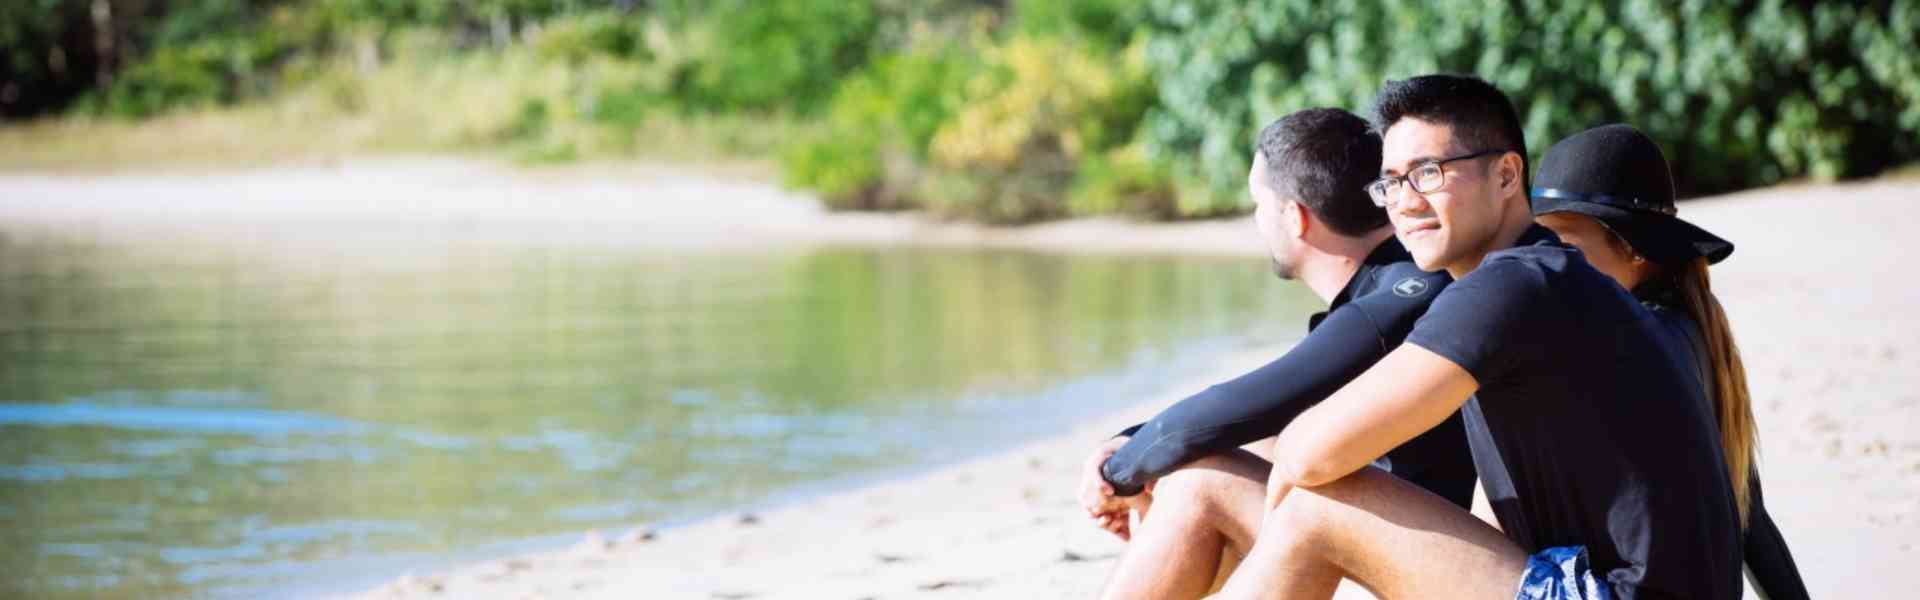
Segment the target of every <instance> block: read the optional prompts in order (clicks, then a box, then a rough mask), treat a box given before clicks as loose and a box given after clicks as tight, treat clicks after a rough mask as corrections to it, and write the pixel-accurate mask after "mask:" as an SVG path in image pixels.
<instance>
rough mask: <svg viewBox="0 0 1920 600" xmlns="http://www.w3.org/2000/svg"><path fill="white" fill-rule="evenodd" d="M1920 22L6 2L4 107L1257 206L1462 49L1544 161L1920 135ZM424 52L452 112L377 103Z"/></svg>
mask: <svg viewBox="0 0 1920 600" xmlns="http://www.w3.org/2000/svg"><path fill="white" fill-rule="evenodd" d="M1917 30H1920V0H1864V1H1857V2H1839V1H1832V2H1800V1H1789V0H1572V1H1562V2H1555V1H1549V0H1497V1H1494V2H1484V1H1479V0H1423V1H1418V2H1416V1H1412V0H1354V1H1352V2H1344V3H1323V2H1315V1H1312V0H1143V1H1134V0H779V1H773V0H200V1H196V2H162V1H160V0H14V1H11V2H0V117H5V118H20V117H30V116H34V115H38V114H44V113H46V112H49V111H57V110H61V109H63V108H65V107H67V106H70V105H72V104H73V103H74V101H75V99H80V100H79V103H78V106H80V107H81V110H82V111H84V112H88V113H94V114H107V115H118V116H125V117H132V118H142V117H148V116H153V115H158V114H162V113H164V112H166V111H170V110H175V109H179V108H186V107H200V106H208V105H222V104H233V103H240V102H247V101H250V100H253V99H258V98H264V97H269V96H280V95H296V96H297V95H299V94H303V93H307V94H309V95H318V96H325V97H331V98H334V99H335V100H334V103H335V104H338V105H340V106H343V107H346V110H347V111H348V112H352V111H357V110H362V107H367V106H371V107H374V108H372V109H368V110H375V111H377V110H382V108H381V107H387V109H389V112H390V113H393V114H399V113H405V114H409V115H412V114H415V113H419V114H422V115H423V120H426V121H433V122H431V123H423V124H422V125H420V129H422V130H431V131H435V132H444V131H453V132H468V133H458V134H457V135H456V134H441V133H435V134H433V135H434V136H436V137H435V139H449V140H464V141H463V142H459V143H476V144H487V143H491V144H507V145H511V146H513V147H516V148H518V147H522V146H524V147H527V148H533V149H537V152H534V153H535V154H538V155H540V156H548V157H558V158H556V159H559V158H565V157H572V156H576V155H578V154H579V153H581V152H585V153H588V154H592V153H594V152H597V151H600V149H605V148H628V147H632V146H634V145H635V144H636V143H640V142H636V141H635V139H636V137H644V136H636V134H635V132H636V131H639V130H640V129H641V128H642V127H646V126H649V125H650V124H657V122H658V121H660V120H662V119H681V120H685V121H688V122H705V121H716V120H726V119H732V120H735V121H737V122H742V123H748V122H753V121H754V120H757V119H767V120H769V121H781V122H793V121H799V122H801V123H803V124H804V125H803V130H804V131H811V132H817V133H819V135H811V136H797V137H795V139H792V140H788V141H785V143H784V149H783V150H782V151H781V152H780V161H781V165H782V169H783V171H784V177H785V179H786V180H787V181H788V182H789V183H790V184H792V185H795V186H799V187H804V188H809V189H813V190H816V191H818V192H819V193H820V195H821V196H822V197H823V198H824V199H825V200H826V201H827V202H828V204H829V205H830V206H834V207H837V208H849V209H896V208H924V209H931V210H935V211H938V212H941V213H944V214H949V215H953V216H957V217H962V218H971V219H982V220H988V221H996V222H1000V221H1025V220H1032V219H1042V218H1049V217H1053V216H1058V215H1067V214H1085V213H1110V212H1123V213H1130V214H1136V215H1144V216H1151V217H1157V218H1186V217H1199V216H1211V215H1220V214H1232V213H1235V212H1237V211H1241V210H1244V209H1245V208H1246V200H1245V197H1246V196H1245V190H1244V189H1243V188H1244V185H1245V183H1244V182H1245V173H1246V169H1247V166H1248V161H1249V158H1250V148H1251V146H1252V143H1253V136H1254V135H1255V133H1256V132H1257V131H1258V129H1259V127H1261V126H1262V125H1263V124H1264V123H1266V122H1267V121H1270V120H1272V119H1274V118H1276V117H1279V116H1280V115H1283V114H1285V113H1287V112H1291V111H1294V110H1298V109H1301V108H1306V107H1311V106H1338V107H1345V108H1348V109H1352V110H1355V111H1357V112H1366V111H1367V109H1368V107H1369V104H1370V102H1371V100H1372V96H1373V94H1374V92H1375V90H1377V89H1378V88H1379V86H1380V84H1381V83H1382V82H1383V81H1384V80H1386V79H1389V78H1403V77H1408V76H1413V75H1418V74H1422V73H1430V72H1458V73H1471V74H1475V75H1478V76H1481V77H1483V78H1486V79H1488V80H1489V81H1491V82H1493V83H1494V84H1495V85H1497V86H1499V87H1500V88H1501V89H1503V90H1506V91H1507V92H1508V94H1509V95H1510V96H1511V97H1512V98H1513V99H1514V101H1515V103H1516V105H1517V106H1518V108H1519V109H1520V111H1521V117H1522V120H1523V125H1524V126H1525V128H1526V132H1527V136H1528V141H1529V142H1530V144H1529V145H1530V149H1531V150H1532V152H1533V155H1534V156H1533V158H1535V159H1537V158H1538V157H1539V156H1538V155H1539V153H1540V152H1541V151H1543V150H1544V149H1545V148H1546V147H1548V146H1549V145H1550V144H1551V142H1553V141H1554V140H1556V139H1559V138H1561V137H1564V136H1566V135H1569V134H1571V133H1574V132H1576V131H1579V130H1581V129H1585V128H1587V127H1591V126H1594V125H1598V124H1602V123H1607V122H1616V121H1622V122H1628V123H1632V124H1633V125H1635V126H1637V127H1639V128H1641V129H1642V130H1644V131H1646V132H1647V133H1648V134H1650V135H1652V136H1653V137H1654V138H1655V139H1656V140H1659V141H1660V142H1661V144H1662V145H1663V146H1664V147H1665V149H1666V151H1667V154H1668V157H1669V159H1670V160H1672V162H1673V164H1674V167H1675V173H1676V176H1677V178H1678V181H1677V183H1678V184H1679V185H1680V187H1681V190H1682V192H1683V193H1684V194H1689V195H1694V194H1702V193H1709V192H1715V191H1723V190H1731V189H1738V188H1742V187H1750V186H1757V185H1765V184H1769V183H1773V182H1777V181H1781V180H1785V179H1792V178H1799V177H1812V178H1818V179H1832V178H1843V177H1854V176H1862V175H1868V174H1872V173H1875V172H1878V171H1881V170H1883V169H1885V168H1887V167H1889V166H1892V165H1897V164H1901V163H1906V162H1911V161H1913V160H1915V159H1916V158H1920V53H1916V52H1914V51H1913V48H1915V47H1920V31H1917ZM392 65H404V66H405V68H399V69H396V68H393V67H392ZM402 71H403V72H404V73H399V74H396V72H402ZM383 73H385V74H384V75H383ZM405 77H422V78H428V79H431V80H433V82H434V83H436V85H438V86H439V87H436V88H433V89H436V90H440V91H439V92H437V93H441V94H445V95H447V96H448V97H446V98H444V99H442V100H437V101H439V102H443V103H445V104H446V106H445V107H435V110H419V109H420V107H419V106H412V107H406V108H405V110H400V109H394V108H392V107H393V106H394V105H396V104H399V103H395V102H389V101H385V100H383V99H382V98H378V97H376V96H381V95H382V94H384V93H385V92H383V91H374V90H388V89H393V88H406V86H405V85H398V84H393V83H392V81H391V80H393V79H404V78H405ZM447 78H465V79H464V82H465V83H464V84H463V83H460V82H453V83H449V82H447V81H444V80H445V79H447ZM374 81H378V82H383V83H380V84H379V85H380V86H385V87H376V86H375V85H373V84H371V83H368V82H374ZM313 88H324V89H328V90H332V91H330V92H329V91H323V92H322V93H320V94H310V93H309V92H303V91H302V90H311V89H313ZM388 95H390V94H388ZM453 96H458V97H453ZM482 96H484V97H482ZM442 109H443V110H442ZM453 121H458V122H453ZM787 133H788V132H786V131H780V132H778V133H773V134H767V135H766V136H763V137H773V138H779V139H780V140H785V138H786V137H787V136H786V134H787ZM751 145H752V146H753V147H756V148H766V147H768V146H769V145H770V144H769V143H756V144H751Z"/></svg>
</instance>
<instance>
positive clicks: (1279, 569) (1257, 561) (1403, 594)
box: [1220, 467, 1527, 600]
mask: <svg viewBox="0 0 1920 600" xmlns="http://www.w3.org/2000/svg"><path fill="white" fill-rule="evenodd" d="M1526 565H1527V554H1526V552H1524V551H1522V550H1521V549H1520V547H1519V546H1517V545H1515V544H1514V543H1513V541H1511V540H1508V539H1507V538H1506V536H1504V535H1502V534H1501V533H1500V532H1499V531H1498V530H1495V529H1494V528H1492V527H1489V526H1488V525H1487V524H1486V523H1485V522H1482V521H1481V520H1480V519H1478V518H1475V517H1474V516H1473V515H1472V514H1469V513H1468V512H1466V511H1463V510H1460V507H1458V506H1454V505H1453V504H1452V503H1449V502H1447V501H1446V500H1445V499H1443V498H1441V497H1439V496H1435V495H1433V494H1432V493H1429V492H1427V491H1426V490H1422V489H1420V488H1419V487H1417V486H1414V485H1413V484H1410V483H1407V482H1405V481H1402V480H1399V479H1396V478H1394V477H1393V476H1392V475H1388V474H1387V473H1386V472H1384V471H1381V470H1379V469H1375V468H1372V467H1368V468H1364V469H1361V470H1359V471H1356V472H1354V473H1353V474H1352V475H1348V476H1346V477H1344V478H1342V479H1340V480H1339V481H1335V482H1333V483H1329V484H1327V485H1323V486H1319V487H1314V488H1296V489H1294V490H1293V491H1291V492H1288V494H1287V497H1286V499H1285V500H1283V501H1281V503H1280V507H1279V508H1277V509H1274V510H1273V511H1272V512H1271V513H1269V514H1268V515H1267V518H1266V521H1265V522H1264V524H1263V526H1262V527H1261V529H1260V537H1259V541H1258V542H1256V543H1255V544H1254V547H1253V550H1252V551H1251V552H1250V553H1249V554H1248V556H1247V559H1246V561H1245V562H1244V563H1242V564H1241V565H1240V569H1239V570H1238V571H1235V572H1234V574H1233V578H1232V579H1230V580H1229V581H1228V582H1227V586H1226V588H1225V589H1224V590H1221V594H1220V596H1221V597H1223V598H1328V597H1331V596H1332V595H1333V591H1334V588H1335V586H1336V585H1337V584H1338V583H1339V581H1340V578H1342V577H1344V578H1347V579H1352V580H1354V581H1355V582H1358V583H1359V584H1360V585H1361V586H1362V587H1365V588H1367V590H1368V591H1371V592H1373V593H1374V595H1376V596H1379V597H1381V598H1386V599H1389V600H1398V599H1401V598H1484V599H1488V600H1494V599H1498V600H1510V599H1511V598H1513V595H1514V592H1515V591H1516V590H1518V589H1519V587H1520V575H1521V573H1522V572H1523V571H1524V570H1525V569H1526Z"/></svg>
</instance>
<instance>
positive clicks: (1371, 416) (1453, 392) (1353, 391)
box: [1273, 344, 1479, 487]
mask: <svg viewBox="0 0 1920 600" xmlns="http://www.w3.org/2000/svg"><path fill="white" fill-rule="evenodd" d="M1478 387H1479V384H1478V383H1477V382H1475V381H1474V379H1473V376H1472V375H1469V374H1468V373H1467V372H1466V371H1465V370H1463V369H1461V368H1460V367H1459V366H1457V365H1455V364H1453V363H1452V362H1450V361H1448V360H1447V359H1445V358H1443V357H1441V356H1439V355H1437V354H1434V353H1433V352H1431V351H1428V350H1426V349H1425V348H1421V347H1418V346H1414V345H1412V344H1402V345H1401V346H1400V347H1399V348H1397V349H1395V350H1394V351H1393V352H1391V353H1389V354H1387V356H1386V358H1383V359H1381V360H1380V362H1379V363H1377V364H1375V365H1374V366H1373V368H1371V369H1368V370H1367V371H1366V372H1365V373H1362V374H1361V375H1360V376H1359V377H1357V378H1355V379H1354V380H1353V382H1352V383H1349V384H1347V386H1346V387H1343V388H1341V389H1340V391H1338V392H1335V393H1334V394H1333V395H1332V396H1331V397H1329V398H1327V400H1326V401H1325V402H1322V403H1320V404H1319V405H1317V406H1314V407H1313V408H1312V409H1309V410H1307V411H1306V412H1304V413H1302V414H1301V415H1300V417H1299V418H1298V419H1295V420H1294V421H1293V423H1292V424H1291V425H1289V426H1287V428H1286V429H1285V430H1283V431H1281V432H1280V436H1279V437H1278V439H1276V440H1275V441H1274V455H1273V462H1274V465H1273V468H1274V475H1273V476H1274V477H1276V478H1284V479H1285V480H1286V482H1287V483H1290V484H1292V485H1295V486H1303V487H1312V486H1316V485H1322V484H1325V483H1329V482H1332V481H1333V480H1336V479H1339V478H1341V477H1345V476H1347V475H1348V474H1350V473H1353V472H1354V471H1357V470H1359V469H1360V468H1361V467H1365V466H1366V465H1367V464H1368V463H1371V462H1373V460H1374V459H1375V458H1378V457H1379V456H1380V455H1382V454H1386V453H1387V451H1389V450H1392V449H1393V448H1394V447H1396V446H1399V445H1400V444H1403V443H1405V442H1406V441H1407V440H1410V439H1413V438H1414V437H1415V436H1418V435H1420V434H1421V433H1422V432H1425V431H1427V430H1429V429H1432V428H1434V427H1435V426H1437V425H1439V424H1440V423H1442V422H1444V421H1445V420H1446V419H1447V417H1448V416H1449V415H1452V414H1453V413H1454V411H1456V410H1459V408H1460V405H1461V404H1462V403H1464V402H1466V399H1467V398H1468V397H1469V396H1471V395H1472V394H1473V391H1474V390H1475V389H1477V388H1478Z"/></svg>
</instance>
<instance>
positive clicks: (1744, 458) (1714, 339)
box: [1669, 257, 1760, 529]
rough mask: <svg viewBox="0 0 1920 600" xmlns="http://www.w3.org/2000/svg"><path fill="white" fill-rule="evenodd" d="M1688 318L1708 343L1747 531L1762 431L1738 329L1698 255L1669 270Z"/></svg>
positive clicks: (1717, 410) (1717, 411) (1724, 440)
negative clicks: (1752, 477)
mask: <svg viewBox="0 0 1920 600" xmlns="http://www.w3.org/2000/svg"><path fill="white" fill-rule="evenodd" d="M1669 273H1670V275H1669V276H1670V277H1672V279H1673V282H1674V284H1675V287H1676V288H1677V289H1678V291H1679V292H1680V299H1681V301H1682V302H1684V303H1685V304H1686V307H1685V308H1686V311H1687V316H1689V317H1692V318H1693V322H1694V323H1696V324H1698V325H1699V326H1700V337H1702V338H1704V339H1705V340H1706V342H1707V369H1708V371H1709V373H1707V374H1705V375H1707V376H1708V377H1711V378H1712V381H1711V383H1712V386H1713V412H1714V417H1715V420H1717V421H1718V422H1719V423H1720V449H1721V450H1723V451H1724V452H1725V453H1726V458H1727V476H1728V477H1729V480H1730V481H1731V482H1732V483H1733V500H1734V504H1735V505H1736V506H1737V507H1738V508H1739V509H1740V528H1741V529H1746V526H1747V508H1748V506H1749V502H1750V501H1751V498H1750V496H1751V492H1752V490H1751V489H1750V486H1748V485H1747V482H1748V476H1749V474H1750V473H1752V471H1753V468H1754V467H1753V463H1754V456H1755V455H1756V454H1757V452H1758V446H1759V443H1760V441H1759V432H1758V431H1757V429H1758V427H1757V426H1756V425H1755V424H1754V420H1753V398H1752V397H1751V396H1749V395H1748V394H1747V367H1746V365H1745V364H1744V363H1742V362H1741V360H1740V347H1739V346H1738V345H1736V344H1734V342H1733V328H1732V327H1730V326H1728V325H1727V313H1726V311H1725V310H1723V309H1721V308H1720V300H1719V299H1718V298H1716V297H1714V295H1713V286H1712V282H1711V280H1709V279H1708V277H1707V259H1706V257H1695V258H1694V259H1693V260H1691V261H1688V262H1686V263H1683V264H1679V265H1674V266H1673V268H1671V269H1670V271H1669Z"/></svg>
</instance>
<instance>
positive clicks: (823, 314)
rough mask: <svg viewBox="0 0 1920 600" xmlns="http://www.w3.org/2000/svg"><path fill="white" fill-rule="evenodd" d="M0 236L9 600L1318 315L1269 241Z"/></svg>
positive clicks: (298, 550)
mask: <svg viewBox="0 0 1920 600" xmlns="http://www.w3.org/2000/svg"><path fill="white" fill-rule="evenodd" d="M0 240H4V241H0V569H4V570H5V571H6V572H9V573H14V574H16V575H15V576H14V577H10V578H8V579H9V581H8V582H7V583H6V584H5V585H7V586H12V587H11V588H9V589H7V590H5V591H7V592H9V593H8V595H13V594H30V595H35V596H65V595H71V596H95V595H110V596H126V597H144V596H151V595H198V594H205V593H211V592H218V591H221V590H229V591H231V590H236V589H247V586H257V585H269V584H274V583H276V582H283V581H285V580H288V579H289V578H291V579H295V580H297V579H298V578H299V576H300V573H301V572H302V569H300V568H298V567H297V565H301V564H305V563H306V562H308V561H325V560H336V559H360V558H364V557H367V556H373V555H380V554H382V553H390V552H401V551H416V552H434V551H443V550H445V549H451V548H464V547H472V546H474V545H477V544H483V543H488V542H495V541H499V540H507V539H517V538H525V537H529V536H537V535H543V534H552V533H557V532H567V531H580V530H583V529H586V528H589V527H606V526H618V525H624V524H631V523H634V522H637V521H640V520H650V519H662V518H672V517H678V516H687V515H695V514H700V513H704V512H708V511H714V510H720V509H723V508H725V507H728V506H735V505H739V504H741V503H748V502H755V501H759V500H762V499H764V498H767V497H768V496H769V495H777V494H779V493H782V491H783V490H792V489H796V487H797V486H804V485H808V484H811V483H817V482H820V481H823V480H830V479H833V478H837V477H845V476H849V475H857V474H860V473H872V472H879V471H885V470H888V469H898V468H902V467H906V466H910V465H916V464H925V463H929V462H937V461H942V460H951V459H953V458H954V457H955V456H958V455H963V454H964V453H967V452H978V451H984V450H987V449H990V448H992V447H998V446H1001V445H1004V444H1005V443H1010V442H1011V441H1014V440H1017V439H1019V438H1021V437H1024V436H1030V435H1034V434H1037V433H1044V432H1047V431H1051V430H1054V429H1057V428H1058V427H1060V426H1061V425H1062V424H1063V423H1064V422H1066V421H1067V420H1068V419H1072V418H1075V417H1078V416H1083V415H1086V414H1088V413H1089V412H1091V411H1095V410H1099V409H1100V408H1103V407H1111V406H1114V405H1116V404H1117V403H1124V402H1128V401H1131V400H1134V399H1137V398H1138V394H1140V393H1141V391H1142V390H1143V389H1146V388H1149V387H1151V386H1153V385H1156V384H1160V383H1164V382H1165V381H1166V380H1167V379H1168V378H1170V377H1172V375H1173V374H1175V373H1179V372H1182V370H1183V369H1190V368H1191V367H1193V366H1194V365H1195V364H1197V363H1201V362H1204V361H1205V360H1207V359H1208V358H1211V357H1215V356H1218V355H1219V354H1220V353H1221V352H1222V351H1224V350H1227V349H1230V348H1233V347H1237V346H1242V345H1244V344H1245V343H1246V341H1245V340H1246V339H1247V338H1246V336H1247V333H1248V331H1249V330H1254V331H1258V332H1262V333H1264V334H1266V336H1267V337H1266V338H1265V339H1266V341H1273V340H1274V339H1276V338H1282V337H1286V336H1289V335H1292V334H1294V333H1296V332H1297V327H1298V326H1297V324H1298V323H1299V317H1300V315H1301V314H1303V313H1304V312H1305V311H1307V310H1310V305H1309V304H1308V303H1307V299H1306V298H1305V297H1304V296H1302V295H1301V294H1300V293H1299V292H1297V291H1294V290H1292V289H1290V288H1288V287H1287V286H1282V285H1280V284H1278V283H1274V282H1272V281H1271V280H1270V279H1269V278H1267V277H1264V276H1262V275H1261V273H1262V272H1263V269H1264V265H1263V264H1261V263H1259V262H1257V261H1250V260H1213V259H1191V258H1188V259H1176V258H1142V257H1087V256H1077V257H1068V256H1058V255H1045V254H1033V253H1022V252H1007V251H955V250H914V249H898V248H887V249H861V248H813V249H803V248H785V247H783V248H766V249H756V250H755V251H751V252H748V251H741V250H734V251H708V252H690V251H684V250H682V251H665V250H659V249H649V250H639V249H632V248H611V247H591V246H579V245H575V246H557V245H545V246H541V245H526V244H519V245H504V244H478V243H475V244H461V243H440V242H436V243H431V244H413V245H396V246H393V247H391V248H383V249H381V250H380V251H377V252H368V251H364V250H362V251H356V252H339V253H332V254H329V253H325V252H314V251H313V250H312V249H289V248H285V247H282V246H279V245H276V244H274V243H273V242H271V241H267V240H265V239H262V238H261V237H260V236H251V237H248V236H239V237H238V238H236V239H234V240H228V241H224V242H220V243H201V242H194V243H187V242H181V241H178V240H174V241H168V242H165V243H160V242H154V241H146V242H133V241H127V240H126V239H109V238H107V237H103V236H85V235H46V234H35V235H18V234H14V235H9V236H7V237H5V238H0ZM19 574H30V575H19Z"/></svg>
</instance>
